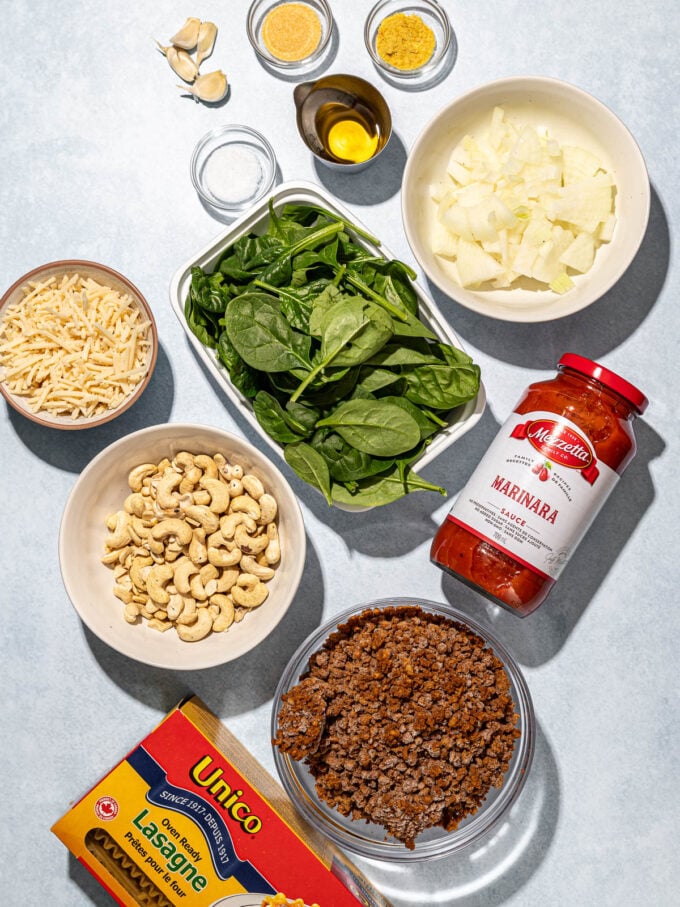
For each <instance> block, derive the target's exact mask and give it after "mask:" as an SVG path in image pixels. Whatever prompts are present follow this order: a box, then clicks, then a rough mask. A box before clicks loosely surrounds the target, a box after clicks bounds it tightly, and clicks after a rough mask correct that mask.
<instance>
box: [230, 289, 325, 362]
mask: <svg viewBox="0 0 680 907" xmlns="http://www.w3.org/2000/svg"><path fill="white" fill-rule="evenodd" d="M225 320H226V328H227V334H228V335H229V339H230V340H231V342H232V344H233V345H234V347H235V349H236V352H237V353H238V354H239V356H240V357H241V358H242V359H243V360H244V361H245V362H247V363H248V365H250V366H251V367H252V368H256V369H259V370H260V371H263V372H286V371H290V370H291V369H294V368H299V367H302V368H305V369H307V368H310V367H311V363H310V361H309V343H308V338H307V339H306V338H305V337H304V336H303V335H302V334H297V336H296V335H295V333H294V332H293V330H292V328H291V327H290V325H289V324H288V322H287V321H286V319H285V318H284V317H283V315H282V314H281V312H280V310H279V307H278V304H277V301H276V300H275V299H274V298H273V297H271V296H268V295H266V294H265V293H260V292H246V293H242V294H241V295H240V296H236V297H234V299H232V300H231V302H230V303H229V305H228V306H227V311H226V317H225Z"/></svg>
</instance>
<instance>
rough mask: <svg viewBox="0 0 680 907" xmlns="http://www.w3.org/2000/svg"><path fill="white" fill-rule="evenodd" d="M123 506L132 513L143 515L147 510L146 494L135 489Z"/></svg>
mask: <svg viewBox="0 0 680 907" xmlns="http://www.w3.org/2000/svg"><path fill="white" fill-rule="evenodd" d="M123 508H124V509H125V511H126V512H127V513H129V514H130V515H133V516H138V517H141V516H142V515H143V513H144V511H145V510H146V501H145V500H144V495H143V494H142V493H141V492H140V491H133V492H132V494H129V495H128V496H127V497H126V498H125V503H124V504H123Z"/></svg>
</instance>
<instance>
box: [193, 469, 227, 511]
mask: <svg viewBox="0 0 680 907" xmlns="http://www.w3.org/2000/svg"><path fill="white" fill-rule="evenodd" d="M199 485H200V486H201V488H205V490H206V491H207V492H208V494H209V495H210V503H209V504H208V507H209V508H210V510H212V512H213V513H226V512H227V511H228V510H229V501H230V498H229V488H228V487H227V486H226V485H225V484H224V482H221V481H220V480H219V479H211V478H206V477H205V476H204V477H203V478H202V479H201V481H200V482H199Z"/></svg>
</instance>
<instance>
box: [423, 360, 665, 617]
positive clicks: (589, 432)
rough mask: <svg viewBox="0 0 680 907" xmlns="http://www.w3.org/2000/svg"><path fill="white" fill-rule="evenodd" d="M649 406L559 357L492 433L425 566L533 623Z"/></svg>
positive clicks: (602, 371)
mask: <svg viewBox="0 0 680 907" xmlns="http://www.w3.org/2000/svg"><path fill="white" fill-rule="evenodd" d="M647 403H648V401H647V398H646V397H645V396H644V395H643V394H642V393H641V392H640V391H639V390H638V389H637V388H635V387H633V385H632V384H629V383H628V382H627V381H624V379H623V378H620V377H619V376H618V375H616V374H615V373H614V372H611V371H609V369H606V368H604V367H603V366H601V365H598V363H597V362H593V361H591V360H590V359H585V358H584V357H583V356H577V355H575V354H574V353H565V355H564V356H562V358H561V359H560V361H559V362H558V364H557V376H556V377H555V378H552V379H550V380H548V381H539V382H537V383H536V384H532V385H530V386H529V387H528V388H527V390H526V392H525V393H524V396H523V397H522V398H521V400H520V401H519V403H518V404H517V406H516V407H515V409H514V411H513V413H512V415H511V416H510V418H509V419H508V421H507V422H506V423H505V425H503V427H502V428H501V430H500V431H499V433H498V435H497V436H496V438H495V440H494V441H493V442H492V444H491V446H490V448H489V449H488V451H487V452H486V454H485V455H484V457H483V458H482V460H481V462H480V464H479V466H478V467H477V469H476V470H475V472H474V473H473V474H472V476H471V478H470V480H469V482H468V483H467V485H466V486H465V488H463V490H462V491H461V493H460V495H459V496H458V498H457V499H456V502H455V504H454V505H453V507H452V508H451V511H450V512H449V514H448V515H447V517H446V520H445V521H444V523H443V525H442V526H441V528H440V529H439V531H438V532H437V534H436V536H435V538H434V541H433V543H432V549H431V551H430V557H431V560H432V562H433V563H434V564H436V565H437V566H438V567H441V568H442V569H443V570H446V571H447V572H448V573H452V574H453V575H454V576H457V577H458V578H459V579H461V580H462V581H463V582H464V583H467V584H468V585H469V586H472V587H473V588H475V589H477V590H478V591H479V592H481V593H482V594H483V595H485V596H486V597H487V598H489V599H491V600H492V601H494V602H496V603H497V604H500V605H504V606H505V607H507V608H509V609H510V610H511V611H513V612H514V613H515V614H518V615H520V616H521V617H524V616H525V615H527V614H530V613H531V612H532V611H534V610H535V609H536V608H538V606H539V605H540V604H541V603H542V602H543V601H544V600H545V599H546V597H547V595H548V593H549V592H550V590H551V589H552V587H553V586H554V585H555V581H556V580H557V578H558V576H559V575H560V573H561V571H562V568H563V567H564V565H565V564H566V563H567V561H568V560H569V558H570V556H571V554H572V553H573V551H574V550H575V549H576V546H577V545H578V543H579V542H580V541H581V539H582V538H583V536H584V535H585V533H586V530H587V529H588V527H589V526H590V524H591V523H592V521H593V520H594V518H595V516H596V514H597V513H598V511H599V509H600V507H601V506H602V504H603V503H604V501H605V499H606V498H607V496H608V495H609V493H610V492H611V490H612V488H613V487H614V485H615V484H616V481H617V479H618V478H619V476H620V475H621V473H622V472H623V471H624V469H625V468H626V466H627V465H628V463H630V461H631V460H632V459H633V457H634V456H635V437H634V435H633V429H632V422H633V419H634V418H635V417H636V416H637V415H639V414H641V413H643V412H644V410H645V409H646V407H647Z"/></svg>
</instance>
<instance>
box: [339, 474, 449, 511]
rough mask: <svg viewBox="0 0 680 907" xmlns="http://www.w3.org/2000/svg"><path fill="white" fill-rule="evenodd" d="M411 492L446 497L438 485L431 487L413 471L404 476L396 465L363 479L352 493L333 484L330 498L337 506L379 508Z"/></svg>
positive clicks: (443, 490) (340, 485) (443, 489)
mask: <svg viewBox="0 0 680 907" xmlns="http://www.w3.org/2000/svg"><path fill="white" fill-rule="evenodd" d="M413 491H435V492H438V493H439V494H441V495H443V496H444V497H445V496H446V489H445V488H442V487H441V486H439V485H432V484H431V483H430V482H427V481H426V480H425V479H423V478H421V476H419V475H418V474H417V473H415V472H413V470H406V472H405V474H403V475H402V472H401V470H400V468H399V466H398V465H396V466H393V467H392V469H391V470H390V471H389V472H388V473H385V474H384V475H379V476H375V477H373V478H370V479H363V480H362V481H361V482H359V483H358V484H357V487H356V489H354V490H353V491H350V490H348V489H347V488H345V487H344V486H343V485H342V484H340V483H335V482H334V483H333V486H332V491H331V493H332V498H333V500H334V501H335V502H336V503H338V504H354V505H356V506H360V507H381V506H383V505H384V504H391V503H393V502H394V501H398V500H399V498H402V497H403V496H404V495H405V494H409V493H410V492H413Z"/></svg>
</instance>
